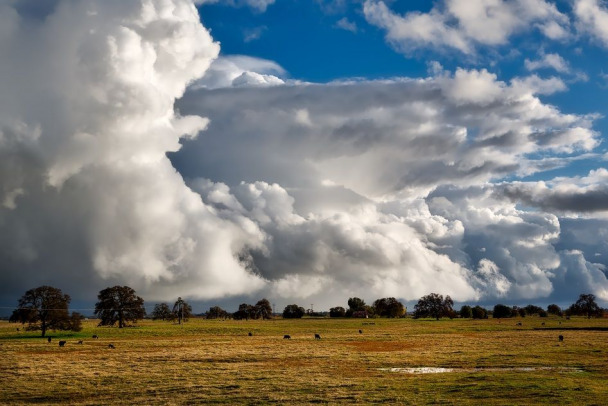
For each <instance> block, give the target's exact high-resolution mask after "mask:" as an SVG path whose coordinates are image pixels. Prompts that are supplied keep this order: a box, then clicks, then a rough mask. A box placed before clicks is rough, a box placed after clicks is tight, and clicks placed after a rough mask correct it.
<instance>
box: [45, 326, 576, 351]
mask: <svg viewBox="0 0 608 406" xmlns="http://www.w3.org/2000/svg"><path fill="white" fill-rule="evenodd" d="M560 324H561V323H560ZM521 325H522V323H517V324H516V326H521ZM544 325H545V323H543V326H544ZM359 334H363V330H359ZM247 335H248V336H249V337H252V336H253V333H252V332H251V331H250V332H249V333H247ZM91 338H93V339H95V340H96V339H98V338H99V336H97V334H94V335H93V336H92V337H91ZM283 339H284V340H290V339H291V335H289V334H285V335H284V336H283ZM320 339H321V335H320V334H317V333H315V340H320ZM558 340H559V341H560V342H563V341H564V336H563V335H561V334H560V335H559V337H558ZM47 341H48V342H49V343H50V342H51V337H48V338H47ZM66 343H67V341H65V340H61V341H59V346H60V347H63V346H65V345H66ZM82 343H83V341H82V340H79V341H78V344H82ZM108 348H110V349H112V350H113V349H116V347H115V346H114V344H112V343H110V344H108Z"/></svg>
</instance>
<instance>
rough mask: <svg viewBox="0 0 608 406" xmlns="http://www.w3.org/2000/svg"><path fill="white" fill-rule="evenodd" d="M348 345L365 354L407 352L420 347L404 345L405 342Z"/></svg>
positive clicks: (370, 342)
mask: <svg viewBox="0 0 608 406" xmlns="http://www.w3.org/2000/svg"><path fill="white" fill-rule="evenodd" d="M346 344H347V345H349V346H351V347H354V348H355V349H357V350H359V351H364V352H393V351H406V350H411V349H412V348H416V347H419V346H418V345H414V344H410V343H403V342H392V341H361V342H355V343H346Z"/></svg>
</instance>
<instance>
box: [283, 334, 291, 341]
mask: <svg viewBox="0 0 608 406" xmlns="http://www.w3.org/2000/svg"><path fill="white" fill-rule="evenodd" d="M289 339H291V336H290V335H289V334H285V335H284V336H283V340H289Z"/></svg>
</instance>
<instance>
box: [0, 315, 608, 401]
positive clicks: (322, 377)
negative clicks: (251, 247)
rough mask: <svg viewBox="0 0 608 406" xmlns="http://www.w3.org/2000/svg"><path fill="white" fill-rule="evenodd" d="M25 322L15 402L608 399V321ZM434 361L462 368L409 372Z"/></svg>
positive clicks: (3, 392) (15, 336) (16, 352)
mask: <svg viewBox="0 0 608 406" xmlns="http://www.w3.org/2000/svg"><path fill="white" fill-rule="evenodd" d="M520 321H521V322H522V324H523V325H522V326H516V323H517V322H520ZM542 322H545V325H544V326H543V325H541V323H542ZM369 323H374V324H369ZM560 323H561V324H560ZM17 327H21V326H20V325H15V324H9V323H7V322H0V404H2V405H13V404H31V403H37V404H78V405H80V404H82V405H103V404H141V405H153V404H161V405H181V404H199V403H212V404H267V403H279V404H313V403H333V404H335V403H344V404H351V403H361V404H369V403H387V404H438V403H439V404H459V405H462V404H505V405H507V404H508V405H512V404H554V405H563V404H577V405H581V404H586V405H591V404H598V405H599V404H608V384H607V382H608V320H607V319H597V320H594V319H592V320H587V319H583V318H580V319H579V318H576V319H575V318H573V319H572V320H565V319H559V318H548V319H539V318H531V317H528V318H524V319H519V318H518V319H503V320H501V321H498V320H494V319H489V320H475V321H474V320H447V319H446V320H441V321H434V320H412V319H398V320H388V319H370V320H361V319H355V320H349V319H340V320H336V319H301V320H281V319H278V320H272V321H220V320H209V321H207V320H201V319H193V320H191V321H189V322H188V323H186V324H185V325H184V326H178V325H174V324H171V323H166V322H160V321H159V322H152V321H144V322H141V323H139V324H138V326H137V327H133V328H125V329H118V328H107V327H96V323H95V321H86V322H85V323H84V330H83V331H82V332H80V333H63V332H56V333H53V332H51V333H50V335H51V336H53V341H52V343H50V344H49V343H47V342H46V339H42V338H40V337H39V335H36V334H35V333H34V332H24V331H23V329H21V331H17V330H16V328H17ZM359 329H361V330H363V334H359ZM249 332H252V333H253V336H251V337H249V336H248V333H249ZM315 333H318V334H320V335H321V337H322V338H321V340H315V339H314V334H315ZM93 334H97V335H98V336H99V339H97V340H94V339H92V338H91V337H92V335H93ZM284 334H290V335H291V337H292V338H291V340H285V339H283V335H284ZM560 334H561V335H563V336H564V341H563V342H559V341H558V336H559V335H560ZM59 339H64V340H66V341H67V344H66V346H65V347H63V348H60V347H59V346H58V344H57V342H58V340H59ZM78 340H83V341H84V343H83V344H82V345H79V344H77V341H78ZM109 343H113V344H114V346H115V347H116V348H115V349H113V350H112V349H109V348H108V344H109ZM422 367H434V368H448V369H450V370H447V371H449V372H447V371H446V372H443V373H426V374H421V373H418V372H420V371H419V370H403V369H402V368H422ZM391 368H394V369H391Z"/></svg>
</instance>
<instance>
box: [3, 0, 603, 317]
mask: <svg viewBox="0 0 608 406" xmlns="http://www.w3.org/2000/svg"><path fill="white" fill-rule="evenodd" d="M258 3H259V4H262V2H258ZM270 3H272V2H266V3H264V4H270ZM520 3H521V2H520ZM537 3H539V4H541V3H542V4H545V3H544V2H537ZM252 4H253V3H252ZM256 4H257V3H256ZM366 4H367V8H369V7H371V6H374V7H376V8H378V7H379V5H381V4H383V3H377V4H376V3H373V2H371V3H370V2H367V3H366ZM518 4H519V3H518ZM522 4H523V3H522ZM547 10H548V11H547V13H545V14H543V16H542V18H540V17H539V18H537V19H535V20H534V21H537V20H538V21H539V22H538V21H537V22H538V23H539V24H540V23H543V24H545V23H547V24H549V23H551V22H552V21H553V20H555V21H558V22H560V23H562V22H563V18H562V16H561V14H559V13H557V11H555V10H554V9H553V8H547ZM545 20H546V21H545ZM463 26H464V25H463ZM543 27H544V25H543ZM520 28H521V27H520V25H514V26H512V27H511V26H508V27H506V28H505V30H504V31H505V33H504V35H503V36H504V37H505V38H507V37H508V35H510V33H511V32H513V31H516V30H518V29H520ZM466 38H468V39H467V40H466V41H465V42H463V44H465V45H466V44H469V43H470V44H473V41H472V39H471V38H472V37H471V38H469V37H466ZM466 38H465V39H466ZM471 46H473V45H471ZM463 47H464V45H463ZM461 48H462V47H461ZM461 48H459V49H461ZM467 49H468V48H467V47H464V48H462V49H461V50H463V51H466V50H467ZM219 50H220V47H219V45H218V44H217V43H216V42H214V41H213V39H212V38H211V36H210V34H209V32H208V31H207V30H206V29H205V28H204V27H203V26H202V24H201V22H200V17H199V14H198V11H197V9H196V7H195V5H194V2H193V1H192V0H104V1H94V0H56V1H49V2H44V6H41V5H40V4H39V2H34V1H9V2H8V3H7V2H4V3H2V4H1V5H0V55H2V60H3V62H2V64H0V297H1V298H3V299H6V301H8V300H9V299H10V300H11V301H13V300H14V297H15V295H17V294H19V293H21V292H22V291H24V290H25V289H29V288H31V287H34V286H37V285H40V284H43V283H45V284H51V285H54V286H57V287H60V288H62V289H64V290H65V291H66V292H69V293H70V294H71V295H72V296H73V297H76V298H79V299H82V300H87V299H89V300H90V298H91V297H94V296H92V295H94V294H95V293H96V292H97V291H99V290H100V289H101V288H104V287H105V286H108V285H110V284H115V283H121V284H128V285H130V286H132V287H133V288H135V289H136V290H137V291H138V293H140V294H141V295H142V296H144V297H146V298H147V299H151V300H169V299H172V298H175V297H176V296H182V297H188V298H191V299H201V300H210V299H218V298H231V297H233V298H240V297H242V296H253V297H256V298H258V297H262V296H267V297H270V298H279V299H280V300H285V301H288V300H290V301H291V300H303V299H306V300H308V299H310V300H314V302H315V303H317V304H318V305H320V306H321V307H324V306H325V307H329V306H333V305H344V303H345V300H346V298H348V297H349V296H353V295H357V296H361V297H365V298H366V299H367V300H371V299H376V298H378V297H385V296H395V297H398V298H401V299H406V300H412V299H416V298H418V297H419V296H421V295H424V294H427V293H429V292H431V291H433V292H439V293H442V294H449V295H451V296H452V297H453V298H454V299H456V300H460V301H465V300H466V301H475V300H493V299H496V298H509V299H513V300H519V299H522V300H523V299H536V298H555V299H561V298H567V299H569V298H570V297H571V296H572V295H574V294H578V293H580V291H583V290H584V291H590V292H593V293H596V294H597V295H598V296H599V297H600V298H602V299H604V300H608V280H607V279H606V275H605V271H606V269H605V267H604V265H602V264H603V263H606V260H607V259H608V246H606V244H605V243H602V242H598V241H597V239H593V238H592V237H590V236H591V235H598V233H599V234H600V235H608V225H607V222H606V218H605V213H606V211H607V210H608V207H607V206H606V205H605V203H603V201H604V200H605V199H604V198H603V197H604V196H605V195H606V188H605V183H606V171H605V170H597V171H593V172H591V173H589V174H588V176H584V177H571V178H567V177H562V178H555V179H553V180H552V181H548V182H533V181H528V182H524V181H518V182H515V181H513V180H512V179H514V178H521V177H525V176H528V175H533V174H537V173H540V172H542V171H547V170H549V169H555V168H561V167H564V166H566V165H568V164H569V163H570V162H572V161H575V160H578V159H585V158H589V157H596V158H597V157H598V153H597V151H596V149H597V147H598V145H599V144H600V140H599V136H600V135H599V134H598V132H597V131H595V130H594V129H593V122H594V120H595V119H596V118H597V117H596V116H595V115H593V114H589V115H583V114H579V115H577V114H568V113H567V112H563V111H560V109H558V108H557V107H555V106H552V105H550V104H547V103H544V102H543V101H541V99H540V98H539V95H548V94H553V93H556V92H560V91H564V90H565V89H566V84H565V83H564V82H563V81H562V80H561V79H559V78H556V77H550V78H541V77H539V76H537V75H530V76H526V77H516V78H514V79H512V80H509V81H501V80H500V79H499V78H498V77H497V76H496V75H495V74H493V73H491V72H489V71H488V70H486V69H481V68H480V69H463V68H458V69H456V70H454V71H453V72H450V71H446V70H444V69H443V68H442V67H441V65H439V64H438V63H432V64H430V69H429V70H430V72H429V75H428V77H426V78H419V79H411V78H396V79H391V80H382V81H371V80H357V81H340V82H332V83H326V84H313V83H306V82H300V81H297V80H290V79H288V78H286V77H285V76H286V72H285V70H284V69H283V68H282V67H281V66H280V65H279V64H277V63H275V62H273V61H267V60H262V59H259V58H253V57H246V56H242V55H233V56H221V57H219V58H218V55H219ZM188 86H190V87H188ZM604 241H605V239H604Z"/></svg>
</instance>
